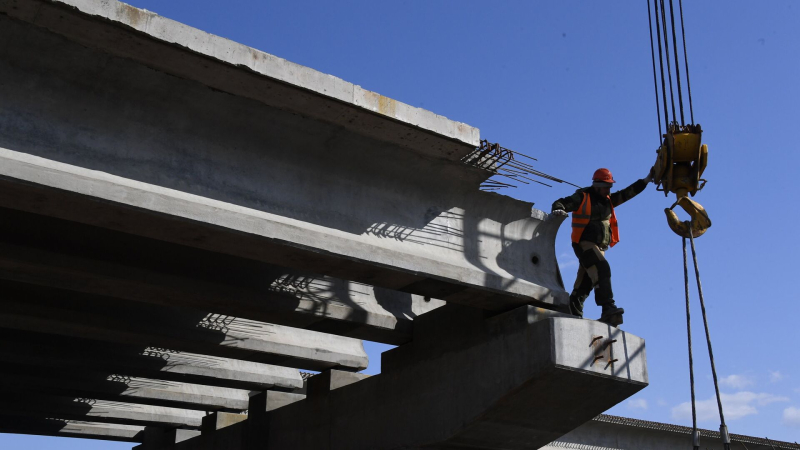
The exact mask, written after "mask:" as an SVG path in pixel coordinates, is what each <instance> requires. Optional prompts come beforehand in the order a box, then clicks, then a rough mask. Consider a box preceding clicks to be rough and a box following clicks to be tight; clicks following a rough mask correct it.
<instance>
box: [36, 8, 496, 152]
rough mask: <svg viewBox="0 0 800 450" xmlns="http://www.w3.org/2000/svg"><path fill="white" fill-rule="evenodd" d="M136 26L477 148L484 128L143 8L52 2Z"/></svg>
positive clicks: (157, 37)
mask: <svg viewBox="0 0 800 450" xmlns="http://www.w3.org/2000/svg"><path fill="white" fill-rule="evenodd" d="M47 1H48V2H49V3H51V4H54V5H61V6H66V7H69V8H74V9H76V10H78V11H79V12H80V13H82V14H85V15H88V16H94V17H99V18H102V19H105V20H108V21H110V22H113V23H115V24H117V25H122V26H124V27H127V28H131V29H133V30H135V31H137V32H139V33H142V34H145V35H147V36H148V37H150V38H152V39H154V40H157V41H160V42H164V43H168V44H172V45H175V46H178V47H182V48H185V49H186V50H189V51H191V52H194V53H197V54H200V55H202V56H205V57H208V58H212V59H215V60H217V61H219V62H222V63H225V64H228V65H232V66H236V67H238V68H240V69H246V70H249V71H251V72H253V73H256V74H258V75H261V76H264V77H268V78H271V79H274V80H277V81H280V82H283V83H286V84H289V85H291V86H294V87H297V88H301V89H304V90H307V91H311V92H314V93H316V94H319V95H321V96H323V97H327V98H330V99H334V100H338V101H340V102H343V103H346V104H348V105H351V106H353V107H356V108H360V109H364V110H367V111H370V112H372V113H376V114H379V115H381V116H384V117H388V118H391V119H394V120H395V121H398V122H401V123H404V124H407V125H411V126H414V127H417V128H420V129H422V130H426V131H428V132H431V133H434V134H438V135H441V136H444V137H446V138H449V139H453V140H456V141H460V142H463V143H465V144H468V145H471V146H474V147H478V146H479V144H480V130H479V129H478V128H475V127H472V126H470V125H467V124H465V123H462V122H457V121H454V120H450V119H448V118H447V117H444V116H441V115H438V114H435V113H433V112H431V111H428V110H425V109H422V108H417V107H414V106H411V105H408V104H406V103H402V102H399V101H397V100H394V99H391V98H389V97H385V96H383V95H380V94H378V93H376V92H372V91H368V90H366V89H363V88H362V87H361V86H358V85H355V84H353V83H349V82H347V81H344V80H342V79H341V78H338V77H335V76H333V75H328V74H325V73H322V72H319V71H317V70H314V69H311V68H309V67H305V66H302V65H300V64H296V63H293V62H291V61H287V60H285V59H283V58H279V57H277V56H274V55H271V54H269V53H266V52H263V51H260V50H256V49H254V48H252V47H248V46H246V45H243V44H239V43H237V42H234V41H232V40H230V39H227V38H223V37H220V36H216V35H213V34H210V33H206V32H204V31H202V30H199V29H197V28H193V27H190V26H188V25H185V24H183V23H180V22H177V21H174V20H172V19H168V18H166V17H163V16H159V15H158V14H156V13H154V12H151V11H147V10H144V9H139V8H136V7H133V6H131V5H128V4H126V3H122V2H119V1H117V0H104V1H96V0H47Z"/></svg>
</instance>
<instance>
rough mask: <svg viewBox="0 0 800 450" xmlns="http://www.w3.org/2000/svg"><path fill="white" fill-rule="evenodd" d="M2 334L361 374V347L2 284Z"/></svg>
mask: <svg viewBox="0 0 800 450" xmlns="http://www.w3.org/2000/svg"><path fill="white" fill-rule="evenodd" d="M2 286H3V289H4V295H3V298H2V299H0V305H2V308H0V327H3V328H6V329H12V330H22V331H31V332H37V333H46V334H54V335H61V336H70V337H76V338H84V339H92V340H100V341H107V342H114V343H118V344H127V345H141V346H142V347H148V346H151V345H154V346H160V347H166V348H171V349H175V350H179V351H187V352H193V353H200V354H208V355H211V356H217V357H223V358H234V359H242V360H246V361H253V362H260V363H266V364H275V365H280V366H287V367H297V368H305V369H309V370H322V369H326V368H332V367H343V368H348V369H351V370H363V369H365V368H366V367H367V364H368V357H367V354H366V352H365V351H364V347H363V344H362V343H361V341H360V340H357V339H351V338H346V337H341V336H332V335H328V334H323V333H319V332H315V331H307V330H301V329H297V328H289V327H283V326H280V325H272V324H267V323H263V322H256V321H251V320H245V319H239V318H236V317H229V316H223V315H219V314H212V313H207V312H202V311H196V310H189V309H184V308H159V307H155V306H152V305H146V304H137V303H136V302H124V301H115V302H109V301H108V300H106V299H101V298H97V297H91V296H84V295H80V294H75V293H73V292H68V291H60V290H52V289H42V288H40V287H33V286H28V285H19V284H13V283H8V282H4V283H2Z"/></svg>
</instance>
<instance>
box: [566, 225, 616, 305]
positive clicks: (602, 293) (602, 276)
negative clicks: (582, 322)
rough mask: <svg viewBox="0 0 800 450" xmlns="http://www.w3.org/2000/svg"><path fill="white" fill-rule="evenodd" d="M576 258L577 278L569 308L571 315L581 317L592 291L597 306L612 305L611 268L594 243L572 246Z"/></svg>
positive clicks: (602, 252) (570, 297)
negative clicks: (584, 303) (577, 265)
mask: <svg viewBox="0 0 800 450" xmlns="http://www.w3.org/2000/svg"><path fill="white" fill-rule="evenodd" d="M572 249H573V250H574V251H575V256H577V257H578V263H579V268H578V276H577V278H575V286H574V287H573V288H572V294H570V296H569V306H570V310H571V311H572V314H573V315H576V316H578V317H583V302H584V301H586V298H587V297H589V294H590V293H591V292H592V289H594V301H595V303H597V306H601V307H604V306H612V305H614V292H613V291H612V290H611V266H609V265H608V261H606V257H605V251H603V250H601V249H600V247H598V246H597V244H595V243H594V242H589V241H581V242H580V243H578V244H574V243H573V244H572Z"/></svg>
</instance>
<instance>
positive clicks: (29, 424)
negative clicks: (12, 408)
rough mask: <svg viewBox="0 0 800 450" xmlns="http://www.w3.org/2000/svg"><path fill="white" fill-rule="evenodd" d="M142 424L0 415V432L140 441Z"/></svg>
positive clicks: (142, 429)
mask: <svg viewBox="0 0 800 450" xmlns="http://www.w3.org/2000/svg"><path fill="white" fill-rule="evenodd" d="M143 431H144V427H143V426H136V425H120V424H108V423H99V422H86V421H82V420H63V419H52V418H48V417H18V416H13V415H10V416H4V415H0V433H14V434H35V435H40V436H57V437H73V438H83V439H100V440H106V441H120V442H142V432H143Z"/></svg>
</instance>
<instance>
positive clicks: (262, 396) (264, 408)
mask: <svg viewBox="0 0 800 450" xmlns="http://www.w3.org/2000/svg"><path fill="white" fill-rule="evenodd" d="M305 398H306V396H305V394H295V393H292V392H278V391H264V392H259V393H256V394H255V395H251V396H250V404H249V407H248V409H247V414H248V416H250V417H253V416H262V415H264V414H265V413H268V412H270V411H274V410H276V409H278V408H282V407H284V406H286V405H290V404H292V403H294V402H299V401H300V400H303V399H305Z"/></svg>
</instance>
